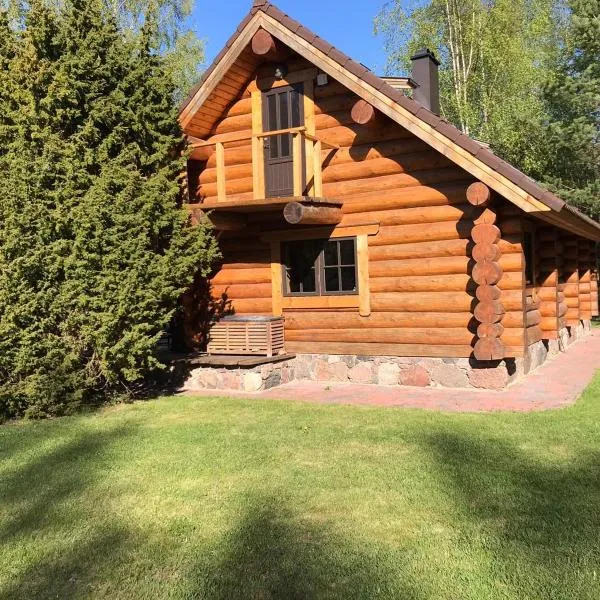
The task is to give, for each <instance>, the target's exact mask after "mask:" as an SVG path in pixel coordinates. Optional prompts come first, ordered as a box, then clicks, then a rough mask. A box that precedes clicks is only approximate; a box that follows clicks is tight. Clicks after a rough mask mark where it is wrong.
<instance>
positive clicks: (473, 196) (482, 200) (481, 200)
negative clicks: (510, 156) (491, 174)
mask: <svg viewBox="0 0 600 600" xmlns="http://www.w3.org/2000/svg"><path fill="white" fill-rule="evenodd" d="M491 197H492V192H491V191H490V188H489V187H488V186H487V185H485V183H481V181H476V182H475V183H472V184H471V185H470V186H469V187H468V188H467V200H468V201H469V202H470V203H471V204H472V205H473V206H483V205H484V204H487V203H488V202H489V200H490V198H491Z"/></svg>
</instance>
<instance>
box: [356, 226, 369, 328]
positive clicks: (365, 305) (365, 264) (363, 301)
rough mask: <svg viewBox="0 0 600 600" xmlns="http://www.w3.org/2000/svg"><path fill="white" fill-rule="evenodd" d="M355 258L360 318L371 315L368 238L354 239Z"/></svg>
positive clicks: (361, 236) (360, 236)
mask: <svg viewBox="0 0 600 600" xmlns="http://www.w3.org/2000/svg"><path fill="white" fill-rule="evenodd" d="M356 257H357V269H358V311H359V313H360V316H361V317H368V316H369V315H370V314H371V290H370V285H369V237H368V236H367V235H359V236H357V238H356Z"/></svg>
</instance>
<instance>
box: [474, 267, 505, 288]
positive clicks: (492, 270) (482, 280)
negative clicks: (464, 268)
mask: <svg viewBox="0 0 600 600" xmlns="http://www.w3.org/2000/svg"><path fill="white" fill-rule="evenodd" d="M503 274H504V273H503V271H502V267H501V266H500V265H499V264H498V263H495V262H490V261H485V262H480V263H477V264H476V265H475V266H474V267H473V274H472V278H473V281H474V282H475V283H476V284H477V285H496V284H497V283H498V282H499V281H500V280H501V279H502V275H503Z"/></svg>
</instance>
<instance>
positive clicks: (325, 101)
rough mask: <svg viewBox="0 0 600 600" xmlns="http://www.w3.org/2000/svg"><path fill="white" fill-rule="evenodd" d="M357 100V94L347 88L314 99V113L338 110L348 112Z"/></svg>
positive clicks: (320, 113)
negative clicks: (340, 91)
mask: <svg viewBox="0 0 600 600" xmlns="http://www.w3.org/2000/svg"><path fill="white" fill-rule="evenodd" d="M357 100H358V96H357V95H356V94H354V93H352V92H349V91H348V90H346V91H344V92H342V93H341V94H334V95H332V96H328V97H326V98H319V99H315V115H322V114H328V113H332V112H337V111H340V110H346V111H348V112H350V111H351V110H352V107H353V106H354V105H355V104H356V101H357Z"/></svg>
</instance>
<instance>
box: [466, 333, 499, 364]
mask: <svg viewBox="0 0 600 600" xmlns="http://www.w3.org/2000/svg"><path fill="white" fill-rule="evenodd" d="M505 350H506V349H505V347H504V344H503V343H502V342H501V341H500V340H499V339H498V338H492V337H485V338H481V339H480V340H478V341H477V343H476V344H475V349H474V350H473V355H474V356H475V358H476V359H477V360H502V359H503V358H504V355H505Z"/></svg>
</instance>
